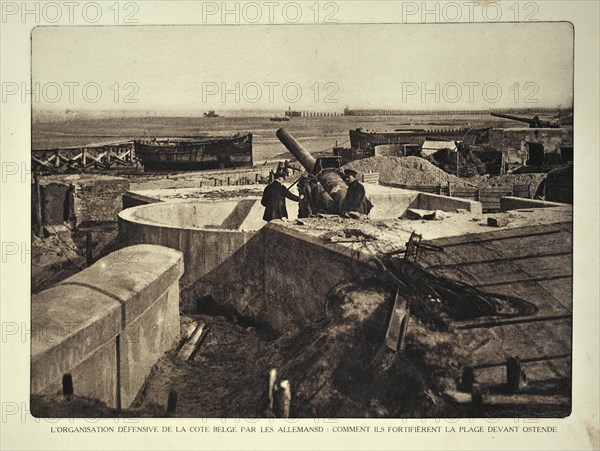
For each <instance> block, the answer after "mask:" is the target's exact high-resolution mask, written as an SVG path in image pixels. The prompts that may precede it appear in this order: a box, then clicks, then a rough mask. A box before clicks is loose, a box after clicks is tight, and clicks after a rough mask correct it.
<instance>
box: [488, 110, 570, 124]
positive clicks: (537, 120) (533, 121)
mask: <svg viewBox="0 0 600 451" xmlns="http://www.w3.org/2000/svg"><path fill="white" fill-rule="evenodd" d="M490 114H491V115H492V116H494V117H501V118H503V119H510V120H512V121H519V122H523V123H525V124H529V127H530V128H560V124H558V123H557V122H550V121H543V120H541V119H540V118H539V117H538V116H534V117H533V119H527V118H524V117H518V116H511V115H510V114H501V113H490Z"/></svg>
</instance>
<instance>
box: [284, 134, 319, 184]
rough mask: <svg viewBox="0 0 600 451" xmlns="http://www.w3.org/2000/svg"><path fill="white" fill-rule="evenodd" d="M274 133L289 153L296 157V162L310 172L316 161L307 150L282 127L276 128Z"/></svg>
mask: <svg viewBox="0 0 600 451" xmlns="http://www.w3.org/2000/svg"><path fill="white" fill-rule="evenodd" d="M276 135H277V138H279V141H281V143H282V144H283V145H284V146H285V148H286V149H287V150H289V151H290V153H291V154H292V155H293V156H294V157H296V159H297V160H298V162H299V163H300V164H301V165H302V166H303V167H304V169H306V172H308V173H309V174H312V173H313V169H314V167H315V163H316V160H315V158H314V157H313V156H312V155H311V154H310V153H308V151H307V150H306V149H305V148H304V147H302V145H301V144H300V143H299V142H298V141H296V138H294V137H293V136H292V135H290V134H289V133H288V132H286V131H285V130H284V129H283V128H280V129H279V130H277V133H276Z"/></svg>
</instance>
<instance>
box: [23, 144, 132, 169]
mask: <svg viewBox="0 0 600 451" xmlns="http://www.w3.org/2000/svg"><path fill="white" fill-rule="evenodd" d="M136 165H137V160H136V158H135V151H134V148H133V143H122V144H107V145H104V146H88V147H69V148H62V149H44V150H32V151H31V166H32V170H33V172H35V173H46V174H48V173H49V174H59V173H62V172H68V170H82V171H85V170H90V169H92V170H94V169H99V170H107V169H115V168H121V169H123V168H127V169H134V168H136Z"/></svg>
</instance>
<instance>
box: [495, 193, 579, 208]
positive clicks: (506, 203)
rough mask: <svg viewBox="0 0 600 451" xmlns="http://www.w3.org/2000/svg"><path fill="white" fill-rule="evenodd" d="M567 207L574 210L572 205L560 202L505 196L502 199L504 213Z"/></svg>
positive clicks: (501, 206) (501, 204)
mask: <svg viewBox="0 0 600 451" xmlns="http://www.w3.org/2000/svg"><path fill="white" fill-rule="evenodd" d="M550 207H565V208H572V205H570V204H563V203H560V202H549V201H545V200H537V199H525V198H522V197H512V196H505V197H501V198H500V209H501V210H502V211H508V210H517V209H519V208H550Z"/></svg>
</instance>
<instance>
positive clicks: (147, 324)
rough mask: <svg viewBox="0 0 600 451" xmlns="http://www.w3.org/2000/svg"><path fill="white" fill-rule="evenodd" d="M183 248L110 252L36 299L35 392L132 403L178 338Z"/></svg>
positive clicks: (118, 405)
mask: <svg viewBox="0 0 600 451" xmlns="http://www.w3.org/2000/svg"><path fill="white" fill-rule="evenodd" d="M182 274H183V258H182V255H181V253H180V252H177V251H175V250H173V249H167V248H165V247H159V246H152V245H139V246H132V247H127V248H124V249H121V250H120V251H118V252H115V253H112V254H110V255H108V256H106V257H104V258H102V259H101V260H98V261H97V262H96V263H95V264H94V265H92V266H90V267H89V268H86V269H84V270H83V271H81V272H79V273H77V274H76V275H74V276H72V277H70V278H69V279H66V280H64V281H63V282H61V283H60V284H59V285H57V286H55V287H52V288H50V289H48V290H45V291H42V292H40V293H38V294H37V295H34V296H33V298H32V302H31V308H32V313H31V320H32V345H31V392H32V394H49V393H55V392H57V391H60V389H61V381H62V377H63V375H64V374H66V373H70V374H71V376H72V378H73V386H74V393H75V394H76V395H77V396H83V397H88V398H92V399H99V400H101V401H103V402H105V403H106V404H107V405H108V406H110V407H116V408H126V407H129V406H130V405H131V403H132V401H133V400H134V398H135V396H136V395H137V393H138V391H139V389H140V388H141V386H142V384H143V383H144V380H145V378H146V376H147V374H148V372H149V371H150V368H151V367H152V365H153V364H154V363H155V362H156V361H157V360H158V359H159V358H160V357H161V356H162V355H163V354H164V353H165V352H166V351H167V350H168V349H170V348H171V347H172V346H173V344H174V343H175V342H176V340H177V338H178V336H179V283H178V281H179V278H180V277H181V275H182Z"/></svg>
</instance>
